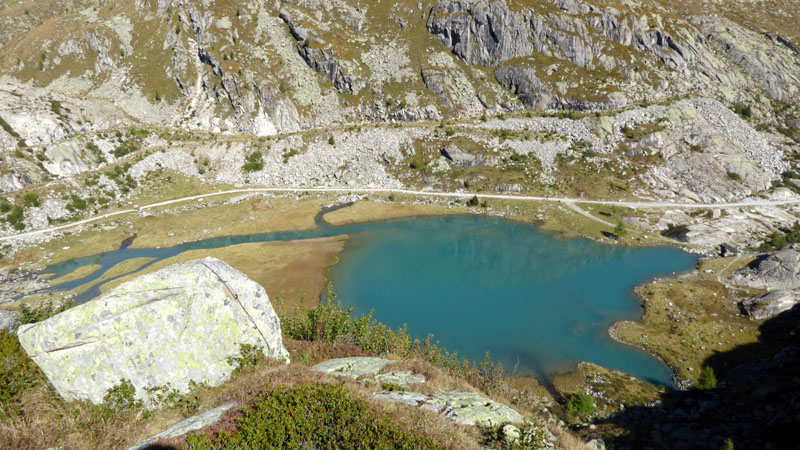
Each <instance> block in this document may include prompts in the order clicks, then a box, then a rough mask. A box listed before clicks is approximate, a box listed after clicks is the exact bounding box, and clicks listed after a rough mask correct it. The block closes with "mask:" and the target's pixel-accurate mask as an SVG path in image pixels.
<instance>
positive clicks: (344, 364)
mask: <svg viewBox="0 0 800 450" xmlns="http://www.w3.org/2000/svg"><path fill="white" fill-rule="evenodd" d="M389 363H391V361H389V360H388V359H384V358H375V357H369V356H359V357H353V358H336V359H330V360H328V361H324V362H321V363H319V364H317V365H315V366H313V367H312V368H311V369H312V370H316V371H317V372H323V373H327V374H330V375H335V376H340V377H348V378H358V377H362V376H375V375H377V374H378V373H380V371H381V370H382V369H383V368H384V367H386V365H387V364H389Z"/></svg>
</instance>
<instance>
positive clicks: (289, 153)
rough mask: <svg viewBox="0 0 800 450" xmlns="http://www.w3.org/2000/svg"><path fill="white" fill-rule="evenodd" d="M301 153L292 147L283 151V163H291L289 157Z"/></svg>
mask: <svg viewBox="0 0 800 450" xmlns="http://www.w3.org/2000/svg"><path fill="white" fill-rule="evenodd" d="M299 154H300V152H298V151H297V150H295V149H291V150H287V151H285V152H283V163H284V164H289V159H290V158H291V157H292V156H295V155H299Z"/></svg>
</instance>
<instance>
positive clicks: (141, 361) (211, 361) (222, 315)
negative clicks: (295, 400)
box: [18, 258, 288, 403]
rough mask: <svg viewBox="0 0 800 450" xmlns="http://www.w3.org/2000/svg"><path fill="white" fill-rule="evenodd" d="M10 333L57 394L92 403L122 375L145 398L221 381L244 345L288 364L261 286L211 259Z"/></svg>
mask: <svg viewBox="0 0 800 450" xmlns="http://www.w3.org/2000/svg"><path fill="white" fill-rule="evenodd" d="M18 334H19V339H20V344H21V345H22V347H23V348H24V349H25V351H26V352H27V353H28V354H29V355H30V356H31V358H33V360H34V361H35V362H36V364H37V365H39V367H41V368H42V370H43V371H44V373H45V375H47V378H48V379H49V380H50V382H51V383H52V384H53V386H54V387H55V388H56V390H57V391H58V393H59V394H60V395H61V396H62V397H64V398H66V399H68V400H82V399H87V400H89V401H91V402H93V403H101V402H102V401H103V397H104V396H105V394H106V391H108V389H109V388H111V387H113V386H115V385H118V384H119V383H120V381H121V380H122V379H127V380H128V381H129V382H130V383H131V384H132V385H133V386H134V387H135V388H136V397H137V398H139V399H142V400H144V401H147V400H149V395H150V394H149V393H148V392H147V391H146V389H147V388H151V387H163V386H166V387H169V388H170V389H175V390H177V391H178V392H183V393H185V392H188V386H189V382H190V381H194V382H197V383H206V384H208V385H210V386H216V385H219V384H221V383H222V382H224V381H225V380H227V379H228V377H229V376H230V373H231V371H232V370H233V369H234V367H233V365H232V362H231V361H230V358H232V357H236V356H238V355H239V353H240V346H241V345H242V344H249V345H254V346H258V347H260V348H262V351H263V353H264V355H265V356H267V357H270V358H276V359H282V360H288V353H287V351H286V349H285V348H284V347H283V343H282V341H281V328H280V322H279V320H278V317H277V316H276V315H275V312H274V311H273V309H272V306H271V305H270V302H269V298H268V297H267V294H266V292H265V291H264V288H263V287H261V286H260V285H258V284H257V283H255V282H253V281H251V280H250V279H248V278H247V277H246V276H245V275H244V274H242V273H241V272H238V271H236V270H235V269H233V268H231V267H230V266H228V265H227V264H225V263H224V262H223V261H220V260H218V259H215V258H205V259H199V260H194V261H190V262H187V263H181V264H175V265H173V266H170V267H167V268H164V269H162V270H159V271H157V272H154V273H151V274H147V275H143V276H141V277H139V278H136V279H135V280H132V281H129V282H127V283H124V284H122V285H120V286H119V287H117V288H115V289H113V290H112V291H110V292H108V293H107V294H105V295H103V296H101V297H99V298H97V299H94V300H91V301H89V302H87V303H85V304H83V305H80V306H77V307H75V308H72V309H69V310H67V311H65V312H63V313H61V314H58V315H56V316H54V317H51V318H50V319H47V320H45V321H43V322H39V323H36V324H32V325H23V326H22V327H20V329H19V331H18Z"/></svg>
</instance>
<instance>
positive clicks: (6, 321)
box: [0, 309, 22, 333]
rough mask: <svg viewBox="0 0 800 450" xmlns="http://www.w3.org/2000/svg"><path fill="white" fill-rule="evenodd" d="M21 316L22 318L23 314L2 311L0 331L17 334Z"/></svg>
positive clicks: (0, 311) (0, 314) (0, 310)
mask: <svg viewBox="0 0 800 450" xmlns="http://www.w3.org/2000/svg"><path fill="white" fill-rule="evenodd" d="M20 316H22V314H20V313H18V312H16V311H6V310H4V309H0V330H5V331H8V332H9V333H15V332H16V331H17V325H19V318H20Z"/></svg>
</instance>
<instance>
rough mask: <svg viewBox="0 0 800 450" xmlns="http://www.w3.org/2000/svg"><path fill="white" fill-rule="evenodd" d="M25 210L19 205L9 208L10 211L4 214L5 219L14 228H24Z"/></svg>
mask: <svg viewBox="0 0 800 450" xmlns="http://www.w3.org/2000/svg"><path fill="white" fill-rule="evenodd" d="M24 220H25V210H24V209H23V208H22V207H21V206H15V207H13V208H11V212H9V213H8V215H7V216H6V221H7V222H8V223H10V224H11V226H12V227H13V228H14V229H15V230H24V229H25V223H24V222H23V221H24Z"/></svg>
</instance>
